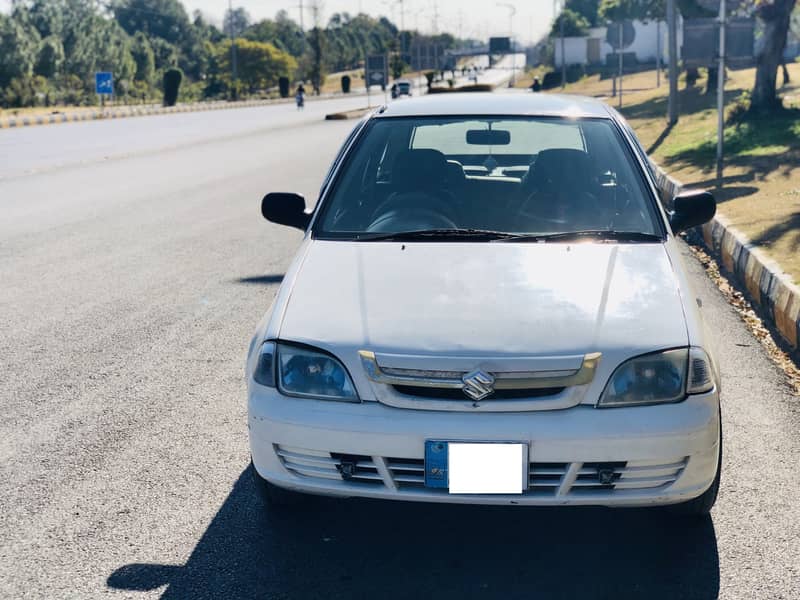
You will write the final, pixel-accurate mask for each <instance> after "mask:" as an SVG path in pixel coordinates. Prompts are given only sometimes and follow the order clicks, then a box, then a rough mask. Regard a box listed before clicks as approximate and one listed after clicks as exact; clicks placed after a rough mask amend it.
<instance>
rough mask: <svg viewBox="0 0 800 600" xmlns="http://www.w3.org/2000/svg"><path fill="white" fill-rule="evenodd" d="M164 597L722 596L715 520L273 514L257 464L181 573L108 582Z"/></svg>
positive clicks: (356, 507) (415, 512)
mask: <svg viewBox="0 0 800 600" xmlns="http://www.w3.org/2000/svg"><path fill="white" fill-rule="evenodd" d="M107 583H108V585H109V587H111V588H114V589H119V590H132V591H136V590H138V591H144V590H154V589H157V588H159V587H161V586H164V585H166V586H167V587H166V588H165V591H164V594H163V596H162V597H163V598H303V599H305V598H325V599H326V600H327V599H333V598H381V599H382V600H384V599H386V598H413V597H422V598H437V599H447V598H473V597H481V598H504V599H505V598H532V597H541V598H581V599H587V598H609V599H611V598H615V599H616V598H629V597H637V598H655V599H657V598H665V599H666V598H670V599H672V598H716V597H717V596H718V592H719V557H718V554H717V543H716V535H715V532H714V525H713V522H712V520H711V518H705V519H701V520H695V521H687V520H682V519H680V518H677V517H669V516H666V515H665V514H663V513H662V512H660V511H657V510H642V509H628V510H608V509H601V508H580V509H577V508H557V509H550V508H547V509H544V508H524V507H482V506H462V505H444V504H419V503H400V502H379V501H369V500H355V499H351V500H334V499H327V498H313V499H311V501H310V502H308V503H306V504H304V505H303V506H302V508H301V509H295V510H292V511H291V512H285V511H282V512H281V513H279V514H278V513H276V514H273V513H270V512H269V511H268V510H267V509H266V508H265V507H264V506H263V505H262V504H261V503H260V502H259V501H258V499H257V498H256V490H255V488H254V486H253V483H252V481H251V478H250V472H249V469H245V471H244V472H243V473H242V474H241V476H240V477H239V479H238V480H237V481H236V483H235V485H234V486H233V490H232V491H231V493H230V495H229V496H228V498H227V499H226V501H225V503H224V504H223V505H222V507H221V508H220V510H219V512H218V513H217V514H216V516H215V517H214V519H213V521H212V522H211V524H210V525H209V527H208V529H207V530H206V532H205V534H204V535H203V537H202V538H201V539H200V541H199V542H198V544H197V546H196V547H195V549H194V551H193V552H192V554H191V556H190V557H189V560H188V561H187V563H186V564H185V565H182V566H171V565H161V564H137V563H133V564H128V565H125V566H121V567H120V568H118V569H117V570H116V571H114V572H113V573H112V574H111V575H110V576H109V577H108V580H107Z"/></svg>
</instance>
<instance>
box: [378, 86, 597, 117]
mask: <svg viewBox="0 0 800 600" xmlns="http://www.w3.org/2000/svg"><path fill="white" fill-rule="evenodd" d="M451 115H452V116H458V115H481V116H486V115H498V116H500V115H502V116H517V115H519V116H548V117H595V118H606V119H609V118H611V116H612V113H611V110H610V109H609V107H608V105H606V104H605V103H604V102H601V101H600V100H596V99H594V98H587V97H586V96H571V95H568V94H535V93H532V92H527V93H522V92H520V93H497V94H495V93H491V92H452V93H443V94H427V95H425V96H421V97H418V98H415V99H413V100H404V101H403V102H396V103H392V104H389V105H387V106H385V107H383V108H382V109H381V110H380V111H379V112H378V113H377V114H376V115H375V116H376V117H378V118H384V117H426V116H436V117H443V116H451Z"/></svg>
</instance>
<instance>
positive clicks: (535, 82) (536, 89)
mask: <svg viewBox="0 0 800 600" xmlns="http://www.w3.org/2000/svg"><path fill="white" fill-rule="evenodd" d="M531 89H532V90H533V91H534V92H541V91H542V84H541V83H539V78H538V77H534V78H533V85H532V86H531Z"/></svg>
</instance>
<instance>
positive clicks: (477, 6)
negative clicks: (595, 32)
mask: <svg viewBox="0 0 800 600" xmlns="http://www.w3.org/2000/svg"><path fill="white" fill-rule="evenodd" d="M311 1H312V0H305V1H304V2H303V4H304V5H305V6H306V10H305V24H306V26H308V25H309V23H311V18H312V17H311V11H310V10H308V9H307V7H308V5H309V4H311ZM183 3H184V5H185V6H186V8H187V10H188V11H189V12H190V13H191V12H192V11H193V10H195V9H199V10H201V11H203V13H205V14H206V15H208V16H209V17H212V18H213V19H215V20H219V21H221V20H222V16H223V15H224V14H225V10H226V9H227V6H228V0H183ZM232 3H233V6H234V7H237V6H241V7H242V8H244V9H245V10H246V11H247V12H248V13H249V14H250V16H251V17H252V18H253V19H263V18H265V17H270V18H271V17H273V16H275V13H277V12H278V11H279V10H281V9H284V10H286V11H288V12H289V14H290V16H291V17H292V18H293V19H294V20H296V21H299V18H300V9H299V4H300V1H299V0H232ZM320 4H321V5H322V14H323V19H324V20H325V21H327V19H328V17H330V16H331V15H332V14H333V13H335V12H349V13H351V14H357V13H358V12H366V13H369V14H371V15H373V16H386V17H389V18H390V19H392V20H393V21H394V22H396V23H397V24H398V26H399V25H400V20H401V19H400V12H401V11H400V6H401V4H402V5H403V6H404V8H405V11H404V12H405V28H406V29H417V28H418V29H420V30H421V31H423V32H425V33H431V32H432V31H433V22H434V13H435V12H438V29H439V31H448V32H450V33H453V34H455V35H459V34H460V35H461V37H473V38H478V39H486V38H488V37H489V36H493V35H508V34H509V14H510V12H511V10H510V9H509V8H508V7H506V6H498V5H497V2H495V1H494V0H438V1H437V0H402V2H401V1H400V0H321V2H320ZM501 4H507V5H513V6H514V7H515V9H516V14H515V15H514V18H513V28H514V29H513V33H514V36H515V37H516V38H517V39H518V40H519V41H521V42H528V41H530V40H531V37H534V38H535V39H536V40H538V39H539V38H540V37H541V36H542V35H544V34H545V33H546V32H547V31H548V30H549V28H550V23H551V21H552V15H553V4H554V2H553V0H505V2H501Z"/></svg>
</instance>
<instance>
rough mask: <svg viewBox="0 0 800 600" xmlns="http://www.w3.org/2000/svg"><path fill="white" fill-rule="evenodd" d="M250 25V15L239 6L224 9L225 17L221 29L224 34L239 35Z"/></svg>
mask: <svg viewBox="0 0 800 600" xmlns="http://www.w3.org/2000/svg"><path fill="white" fill-rule="evenodd" d="M249 26H250V15H249V14H248V12H247V11H246V10H245V9H243V8H241V7H239V8H234V9H233V10H226V11H225V19H224V21H223V25H222V29H223V31H224V33H225V34H227V35H229V36H232V37H239V36H240V35H242V34H243V33H244V31H245V30H246V29H247V28H248V27H249Z"/></svg>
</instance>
